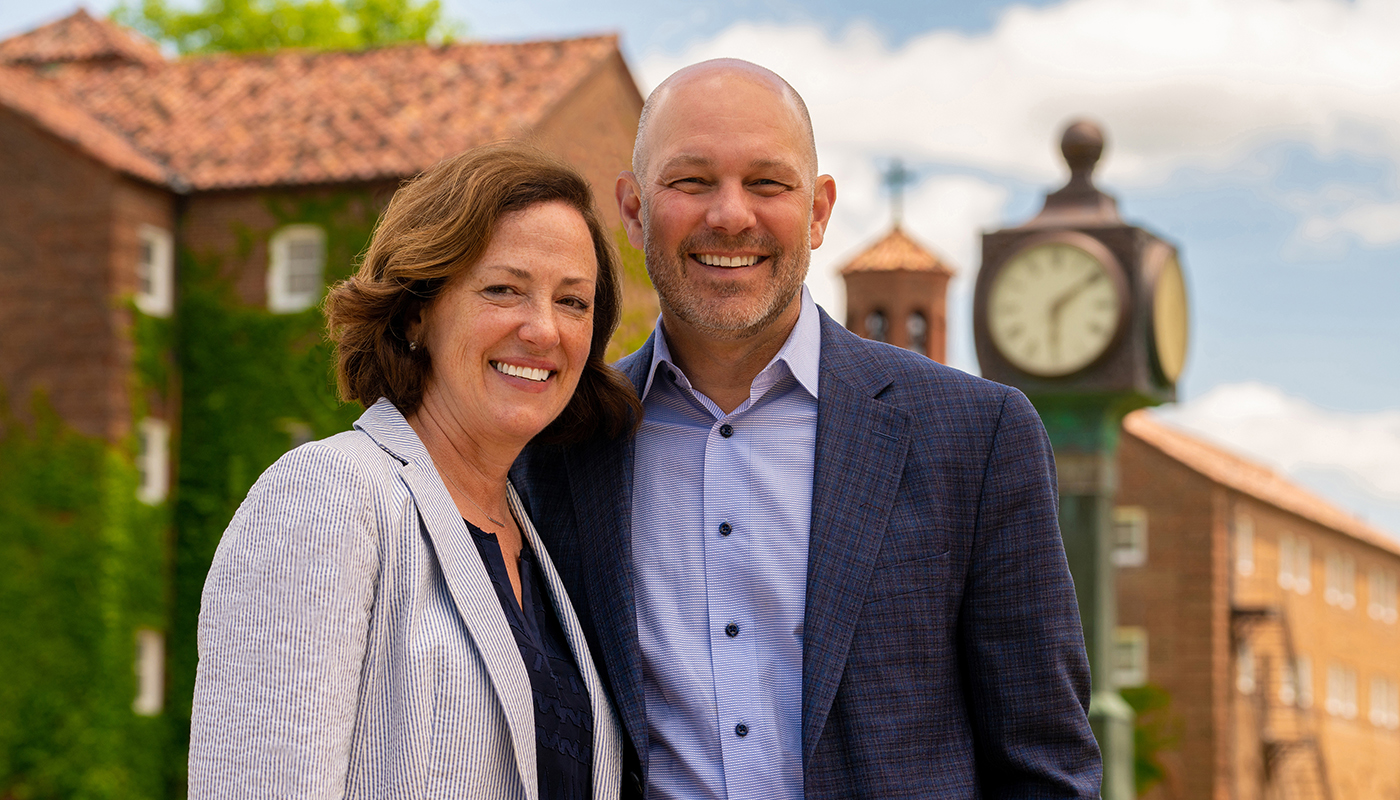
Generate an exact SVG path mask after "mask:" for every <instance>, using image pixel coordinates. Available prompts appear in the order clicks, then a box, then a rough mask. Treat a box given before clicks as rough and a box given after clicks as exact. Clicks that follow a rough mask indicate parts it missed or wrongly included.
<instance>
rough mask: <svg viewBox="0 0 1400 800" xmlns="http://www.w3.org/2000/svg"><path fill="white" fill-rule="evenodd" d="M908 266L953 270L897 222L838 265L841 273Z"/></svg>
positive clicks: (952, 271) (888, 270) (911, 269)
mask: <svg viewBox="0 0 1400 800" xmlns="http://www.w3.org/2000/svg"><path fill="white" fill-rule="evenodd" d="M893 270H910V271H913V272H942V273H944V274H946V275H953V274H955V270H954V269H953V268H952V267H951V266H949V265H948V264H947V263H946V262H944V261H940V260H939V259H938V257H937V256H935V255H934V254H933V253H931V252H929V250H928V249H927V248H925V247H924V246H923V245H921V244H919V243H918V242H916V241H914V240H913V239H912V238H910V236H909V234H907V233H905V232H904V230H903V229H902V228H900V227H899V226H898V225H896V226H894V229H893V230H891V231H890V232H889V235H887V236H886V237H885V238H883V239H881V240H880V241H878V242H876V243H875V244H873V245H871V246H870V247H869V248H868V249H867V250H865V252H863V253H861V254H860V255H858V256H856V257H855V258H853V259H851V262H850V263H849V264H847V265H846V266H844V267H842V268H841V274H842V275H849V274H851V273H852V272H890V271H893Z"/></svg>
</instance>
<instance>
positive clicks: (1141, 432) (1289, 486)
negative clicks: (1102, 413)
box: [1123, 410, 1400, 554]
mask: <svg viewBox="0 0 1400 800" xmlns="http://www.w3.org/2000/svg"><path fill="white" fill-rule="evenodd" d="M1123 430H1124V431H1125V432H1126V433H1128V434H1129V435H1131V436H1134V437H1136V438H1137V439H1139V440H1141V441H1142V442H1144V443H1145V444H1147V445H1149V446H1151V447H1153V448H1156V449H1157V450H1159V451H1161V452H1162V453H1163V454H1165V455H1166V456H1167V457H1169V458H1171V459H1173V460H1175V461H1178V462H1180V463H1181V464H1184V465H1185V466H1187V467H1189V468H1190V469H1192V470H1194V471H1195V472H1197V473H1199V474H1201V475H1203V476H1205V477H1206V478H1209V479H1210V480H1212V481H1215V482H1216V483H1219V484H1221V485H1223V486H1227V487H1229V488H1231V489H1234V490H1235V491H1237V492H1240V493H1242V494H1247V495H1249V496H1250V497H1253V498H1254V499H1256V500H1259V501H1262V502H1264V503H1268V504H1269V505H1272V506H1274V507H1276V508H1279V509H1282V510H1284V511H1287V512H1289V513H1291V514H1296V515H1298V516H1300V517H1302V518H1304V519H1307V520H1311V521H1312V522H1315V523H1317V524H1319V525H1322V526H1324V527H1327V528H1331V529H1332V530H1335V531H1338V532H1340V533H1343V534H1346V535H1347V536H1350V537H1352V538H1354V539H1359V540H1361V541H1363V542H1365V543H1367V544H1370V545H1372V546H1374V547H1377V548H1380V549H1381V550H1385V551H1386V552H1389V553H1396V554H1400V540H1397V539H1395V538H1394V537H1392V536H1391V535H1389V534H1387V533H1386V532H1385V531H1382V530H1380V529H1379V528H1376V527H1373V526H1371V525H1370V524H1368V523H1366V522H1365V521H1363V520H1360V519H1357V518H1356V517H1354V516H1352V515H1351V514H1348V513H1347V512H1345V511H1343V510H1341V509H1339V508H1337V507H1336V506H1334V505H1332V504H1331V503H1329V502H1327V501H1326V500H1323V499H1322V498H1320V497H1318V496H1317V495H1315V494H1313V493H1312V492H1309V491H1308V490H1306V489H1304V488H1302V487H1301V486H1298V485H1297V484H1295V483H1293V482H1291V481H1289V480H1288V479H1287V478H1284V477H1283V476H1282V475H1279V474H1278V473H1276V472H1274V471H1273V470H1271V469H1269V468H1268V467H1264V466H1261V465H1259V464H1256V463H1254V462H1252V461H1249V460H1246V459H1244V458H1241V457H1239V456H1237V455H1234V454H1232V453H1230V452H1227V451H1226V450H1223V449H1221V448H1219V447H1217V446H1216V445H1213V444H1208V443H1206V442H1205V441H1202V440H1201V439H1198V438H1196V437H1194V436H1191V435H1189V434H1186V433H1183V432H1182V431H1179V430H1177V429H1175V428H1172V427H1169V426H1167V425H1164V424H1162V423H1161V422H1159V421H1157V420H1156V419H1154V418H1153V417H1152V416H1151V414H1150V413H1149V412H1147V411H1145V410H1143V411H1134V412H1133V413H1131V414H1129V415H1128V416H1127V417H1126V418H1125V419H1124V420H1123Z"/></svg>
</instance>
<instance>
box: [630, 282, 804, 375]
mask: <svg viewBox="0 0 1400 800" xmlns="http://www.w3.org/2000/svg"><path fill="white" fill-rule="evenodd" d="M800 302H801V310H800V311H799V312H798V315H797V324H796V325H794V326H793V327H792V333H790V334H788V338H787V341H785V342H783V346H782V347H781V348H779V349H778V353H777V355H775V356H773V359H772V360H771V361H769V362H768V365H767V366H765V367H764V368H763V369H762V370H761V371H760V372H759V375H758V377H757V378H755V379H754V383H755V384H757V383H759V382H760V381H765V376H769V375H770V374H771V372H772V371H773V370H774V368H775V366H776V365H778V364H782V365H783V366H785V367H786V368H787V370H788V372H790V373H792V376H793V378H795V379H796V380H797V382H798V383H800V384H801V385H802V388H804V389H806V390H807V393H808V394H810V395H811V396H812V397H813V399H815V398H816V397H817V384H818V380H817V376H818V365H819V364H820V363H821V344H822V336H821V333H822V331H821V320H820V319H819V318H818V315H817V303H816V301H814V300H813V299H812V293H811V291H809V290H808V289H807V284H805V283H804V284H802V297H801V300H800ZM675 363H676V362H675V361H674V360H673V359H672V358H671V348H670V347H669V346H668V345H667V343H666V332H665V331H664V330H663V329H662V327H661V318H660V317H657V319H656V332H655V334H654V336H653V344H652V352H651V366H650V367H649V368H648V369H647V382H646V386H645V387H644V388H643V389H642V399H643V400H646V398H647V394H649V393H650V392H651V384H652V381H653V380H655V379H656V370H657V367H659V366H661V365H662V364H666V365H668V366H669V367H671V368H674V369H675V370H676V371H677V372H680V368H679V367H676V366H675ZM773 380H775V377H770V378H768V379H767V381H766V382H767V383H769V384H771V383H772V382H773Z"/></svg>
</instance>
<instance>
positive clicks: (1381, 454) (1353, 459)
mask: <svg viewBox="0 0 1400 800" xmlns="http://www.w3.org/2000/svg"><path fill="white" fill-rule="evenodd" d="M1156 413H1157V415H1158V416H1159V417H1161V418H1162V419H1163V420H1164V421H1167V422H1169V423H1171V424H1173V425H1176V426H1177V427H1181V428H1184V429H1186V430H1189V431H1193V432H1195V433H1198V434H1200V435H1202V436H1204V437H1206V438H1208V439H1212V440H1214V441H1216V442H1218V443H1220V444H1223V445H1225V446H1226V447H1228V448H1230V449H1233V450H1235V451H1238V452H1240V453H1242V454H1244V455H1247V456H1249V457H1251V458H1253V459H1255V460H1257V461H1260V462H1262V463H1264V464H1267V465H1269V466H1270V467H1272V468H1274V469H1276V470H1278V471H1280V472H1282V473H1284V474H1286V475H1289V476H1291V477H1294V478H1295V479H1298V480H1299V481H1300V482H1303V483H1305V484H1308V485H1310V486H1314V487H1316V486H1317V485H1318V484H1317V482H1316V481H1315V480H1314V478H1315V477H1316V476H1319V475H1327V474H1340V475H1343V476H1345V477H1346V479H1347V480H1348V481H1349V482H1350V484H1351V486H1352V487H1353V488H1354V489H1355V490H1358V491H1352V492H1349V493H1348V494H1349V495H1350V499H1351V501H1352V502H1353V503H1360V502H1364V503H1366V504H1367V506H1368V507H1367V508H1353V509H1351V510H1353V511H1356V512H1360V513H1363V514H1364V515H1366V516H1368V517H1371V518H1384V519H1400V411H1382V412H1376V413H1369V414H1352V413H1343V412H1338V411H1329V410H1327V409H1323V408H1318V407H1317V406H1315V405H1312V404H1311V403H1308V402H1307V401H1305V400H1300V399H1298V398H1295V397H1289V396H1287V395H1285V394H1284V393H1283V392H1282V391H1280V390H1279V389H1277V388H1275V387H1272V386H1265V385H1263V384H1258V383H1240V384H1225V385H1221V386H1217V387H1215V388H1214V389H1211V390H1210V391H1209V392H1207V393H1205V394H1204V395H1202V396H1200V397H1199V398H1197V399H1195V400H1192V401H1191V402H1189V403H1186V404H1183V405H1181V406H1176V407H1169V408H1164V409H1159V410H1158V411H1157V412H1156ZM1322 493H1323V494H1328V492H1326V491H1325V490H1324V491H1323V492H1322ZM1394 533H1396V534H1400V529H1396V530H1395V531H1394Z"/></svg>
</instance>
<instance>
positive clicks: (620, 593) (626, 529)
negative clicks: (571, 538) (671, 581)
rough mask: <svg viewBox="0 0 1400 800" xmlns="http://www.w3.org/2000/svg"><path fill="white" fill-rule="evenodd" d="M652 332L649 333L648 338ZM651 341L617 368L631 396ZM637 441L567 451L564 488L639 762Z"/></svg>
mask: <svg viewBox="0 0 1400 800" xmlns="http://www.w3.org/2000/svg"><path fill="white" fill-rule="evenodd" d="M654 336H655V334H653V337H654ZM652 342H653V340H652V339H647V342H646V344H644V345H643V346H642V347H641V349H639V350H638V351H637V352H635V353H633V354H632V355H630V356H628V357H627V358H625V359H623V360H622V361H621V362H619V363H618V365H617V366H618V368H619V369H621V370H622V372H623V373H624V374H625V375H627V377H628V378H629V379H631V381H632V384H633V385H634V386H635V387H636V388H637V394H638V396H640V395H641V393H642V389H643V388H644V386H645V382H646V374H647V370H648V369H649V368H650V367H651V357H652ZM635 451H636V442H635V441H634V440H633V439H632V438H631V437H628V438H627V439H625V440H622V441H614V442H598V441H594V442H589V443H587V444H583V445H579V446H577V447H573V448H570V449H569V451H568V455H567V456H566V458H567V465H568V471H569V487H570V491H571V492H572V496H573V501H574V510H575V515H576V518H577V520H578V525H579V531H578V536H579V552H580V553H581V554H582V558H583V560H584V569H585V574H586V575H588V577H589V579H588V581H587V590H586V591H587V594H588V598H587V602H588V607H589V609H590V610H591V611H592V615H593V627H594V630H595V632H596V634H597V637H598V646H599V650H601V652H600V653H599V656H600V657H601V658H602V659H603V663H604V664H605V665H606V666H607V673H608V680H609V683H610V685H611V688H612V691H613V701H614V702H615V703H616V704H617V709H618V713H619V714H620V715H621V717H622V721H623V724H624V726H625V727H626V729H627V732H628V734H629V735H630V736H631V737H632V744H633V745H634V746H635V748H636V751H637V754H638V756H639V757H640V758H641V759H642V763H643V767H645V764H646V753H647V726H646V702H645V698H644V695H643V691H642V661H641V653H640V651H639V650H638V648H637V636H638V634H637V610H636V609H637V605H636V596H635V595H634V594H633V584H632V464H633V454H634V453H635Z"/></svg>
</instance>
